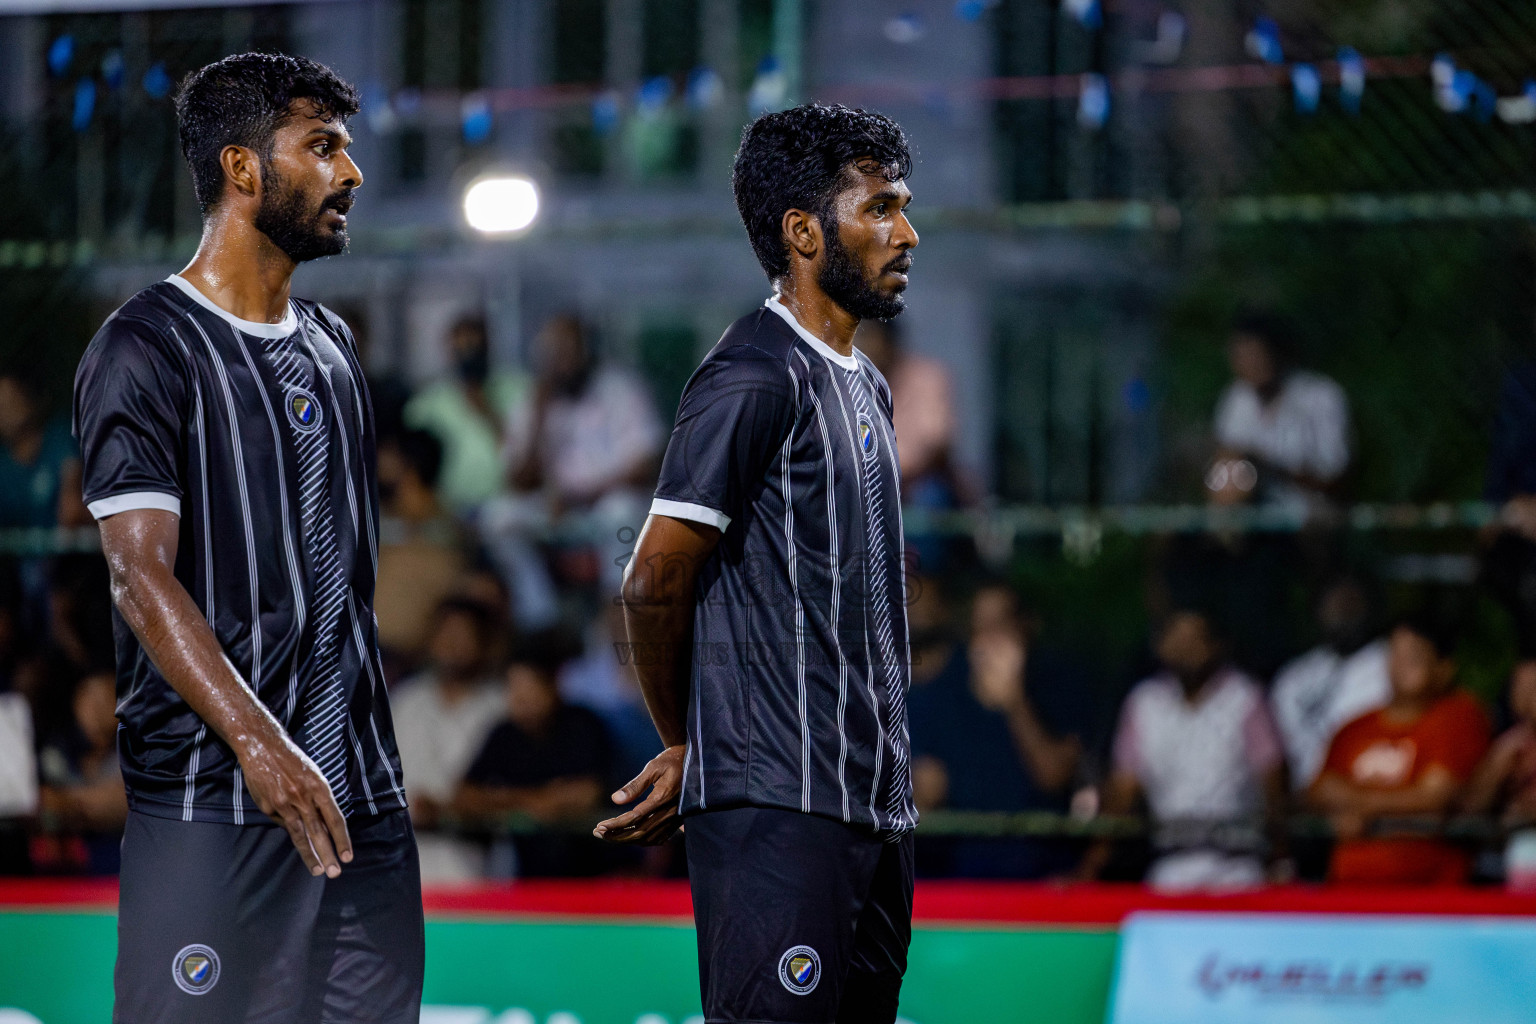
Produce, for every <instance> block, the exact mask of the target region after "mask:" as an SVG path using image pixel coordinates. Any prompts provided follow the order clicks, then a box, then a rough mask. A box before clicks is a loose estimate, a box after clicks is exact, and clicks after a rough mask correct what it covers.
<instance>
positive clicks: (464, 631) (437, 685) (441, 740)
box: [390, 598, 503, 883]
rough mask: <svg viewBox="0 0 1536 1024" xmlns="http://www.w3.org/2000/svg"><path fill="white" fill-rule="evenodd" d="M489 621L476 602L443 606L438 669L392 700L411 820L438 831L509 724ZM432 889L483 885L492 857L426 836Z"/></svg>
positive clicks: (435, 643) (432, 647) (434, 657)
mask: <svg viewBox="0 0 1536 1024" xmlns="http://www.w3.org/2000/svg"><path fill="white" fill-rule="evenodd" d="M491 629H492V624H491V619H490V615H489V613H488V612H487V611H486V610H485V609H484V608H483V607H481V606H480V605H478V604H476V603H475V602H473V601H467V600H463V599H459V598H449V599H448V600H446V601H444V602H443V603H442V604H440V605H439V606H438V609H437V613H436V620H435V624H434V627H433V630H432V636H431V639H430V640H429V641H428V654H429V657H430V659H431V661H430V665H429V667H428V668H427V669H425V670H424V671H422V672H420V673H418V674H417V675H415V676H412V677H411V678H409V679H407V680H405V681H404V682H403V683H401V684H400V685H399V686H398V687H396V688H395V690H394V692H393V693H391V694H390V704H391V706H392V709H393V712H394V719H395V741H396V743H397V744H398V745H399V748H400V764H401V768H402V770H403V771H404V774H405V785H406V792H407V796H408V798H409V800H410V804H411V820H412V821H414V822H415V823H416V825H417V826H418V827H419V828H423V829H430V828H432V827H434V826H435V825H437V823H438V821H439V818H440V817H441V815H442V813H443V811H444V810H446V809H447V807H448V805H449V804H450V803H452V801H453V794H454V791H455V790H456V789H457V788H458V785H459V783H460V782H461V781H462V780H463V778H464V773H465V772H466V771H467V770H468V769H469V765H470V762H472V761H473V760H474V759H475V755H476V754H477V753H479V751H480V747H481V745H482V744H483V743H484V742H485V738H486V736H488V735H489V734H490V731H491V728H492V727H493V726H494V725H495V724H496V722H497V721H498V720H499V719H500V718H501V714H502V704H503V700H502V692H501V687H500V686H499V685H498V684H497V681H496V679H495V677H494V676H492V675H490V674H489V673H488V666H487V665H486V660H487V652H488V650H489V648H490V631H491ZM416 842H417V847H418V849H419V850H420V852H421V878H422V881H424V882H439V883H441V882H461V881H468V880H471V879H474V878H478V877H480V875H481V874H482V872H483V867H484V860H485V858H484V854H483V852H482V851H481V849H480V848H479V846H477V845H476V844H474V843H471V842H468V841H466V840H463V839H458V838H455V837H452V836H447V835H437V834H433V833H432V832H429V831H423V832H421V833H419V834H418V835H417V837H416Z"/></svg>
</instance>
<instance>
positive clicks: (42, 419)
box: [0, 370, 91, 638]
mask: <svg viewBox="0 0 1536 1024" xmlns="http://www.w3.org/2000/svg"><path fill="white" fill-rule="evenodd" d="M42 388H43V382H42V381H40V380H37V379H34V378H33V376H32V375H31V374H24V373H21V372H18V371H16V370H10V371H6V372H3V373H0V529H5V528H32V529H46V528H52V527H56V526H86V525H89V524H90V523H91V515H90V513H89V512H87V511H86V508H85V499H84V496H83V495H82V493H81V477H80V452H79V449H78V448H77V447H76V446H75V439H74V437H73V436H71V434H70V427H69V419H68V417H66V416H48V415H47V411H46V409H45V408H44V407H43V405H42V404H41V401H40V399H39V395H40V394H41V393H42ZM17 570H18V573H19V579H20V582H21V587H22V594H23V602H22V604H21V616H22V623H23V628H24V629H26V630H28V631H29V632H32V633H35V634H36V635H37V636H38V637H39V638H42V637H45V636H46V634H47V628H48V622H47V619H48V608H47V605H48V586H49V560H48V559H47V558H43V557H39V556H35V555H34V556H28V557H25V558H22V559H20V560H19V561H18V563H17Z"/></svg>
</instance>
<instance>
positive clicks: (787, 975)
mask: <svg viewBox="0 0 1536 1024" xmlns="http://www.w3.org/2000/svg"><path fill="white" fill-rule="evenodd" d="M779 981H780V982H782V983H783V985H784V987H785V988H787V989H789V991H791V992H793V993H794V994H795V995H797V996H808V995H810V994H811V993H812V992H813V991H815V989H816V985H817V983H818V982H820V981H821V957H819V956H817V955H816V951H815V950H814V949H812V948H811V947H810V946H791V947H790V948H789V949H786V950H785V951H784V955H783V956H781V957H779Z"/></svg>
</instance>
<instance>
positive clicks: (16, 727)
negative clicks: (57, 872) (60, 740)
mask: <svg viewBox="0 0 1536 1024" xmlns="http://www.w3.org/2000/svg"><path fill="white" fill-rule="evenodd" d="M37 798H38V793H37V747H36V744H35V743H34V741H33V734H32V707H31V705H30V704H28V703H27V699H26V698H25V697H23V696H22V695H21V694H19V693H7V692H0V875H21V874H26V873H28V872H29V871H30V870H31V858H30V856H29V855H28V853H27V837H26V832H25V830H24V829H23V828H22V827H21V820H22V819H26V818H31V817H32V816H33V815H35V814H36V813H37Z"/></svg>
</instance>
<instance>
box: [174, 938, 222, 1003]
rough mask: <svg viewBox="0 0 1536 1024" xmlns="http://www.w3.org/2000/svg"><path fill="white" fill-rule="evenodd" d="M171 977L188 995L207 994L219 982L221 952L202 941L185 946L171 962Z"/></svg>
mask: <svg viewBox="0 0 1536 1024" xmlns="http://www.w3.org/2000/svg"><path fill="white" fill-rule="evenodd" d="M171 977H172V978H174V979H175V980H176V987H177V988H179V989H181V990H182V991H183V992H185V993H186V994H187V995H189V996H200V995H205V994H207V993H208V992H209V991H210V990H211V989H212V988H213V986H215V985H217V984H218V983H219V954H217V953H215V952H214V951H213V947H212V946H205V945H203V944H202V943H194V944H192V945H190V946H183V947H182V948H181V952H179V953H177V954H176V959H175V960H173V961H172V962H171Z"/></svg>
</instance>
